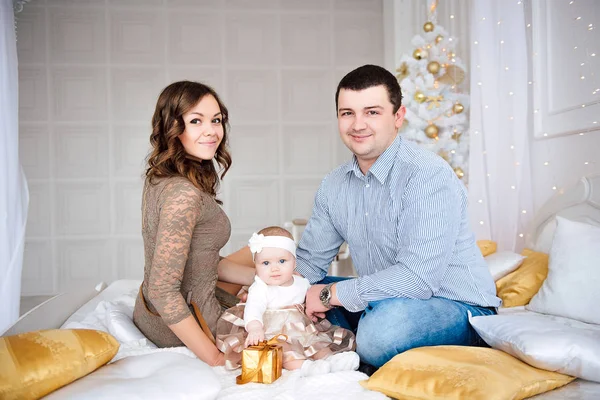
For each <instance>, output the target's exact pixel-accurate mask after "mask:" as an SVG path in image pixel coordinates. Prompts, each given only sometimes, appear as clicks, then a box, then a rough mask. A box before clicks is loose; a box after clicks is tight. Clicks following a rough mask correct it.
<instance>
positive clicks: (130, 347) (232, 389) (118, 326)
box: [56, 281, 387, 400]
mask: <svg viewBox="0 0 600 400" xmlns="http://www.w3.org/2000/svg"><path fill="white" fill-rule="evenodd" d="M123 282H124V283H123ZM138 289H139V282H135V281H117V282H115V283H114V284H113V285H111V286H109V287H108V288H107V289H106V290H105V291H104V292H102V293H101V294H100V295H99V296H98V297H97V298H95V299H92V300H91V301H90V302H89V303H88V304H86V305H84V306H83V307H82V308H81V309H80V310H79V311H78V312H76V313H75V314H74V315H73V317H72V318H69V320H67V321H66V322H65V324H64V325H63V326H62V328H66V329H70V328H73V329H74V328H85V329H96V330H102V331H105V332H108V333H110V334H112V335H113V336H114V337H115V338H116V339H117V340H118V341H119V343H120V344H121V347H120V349H119V352H118V353H117V355H116V356H115V357H114V358H113V360H111V365H114V367H111V368H112V371H111V376H114V375H115V374H116V373H118V371H117V372H115V367H118V366H119V364H121V363H116V361H118V360H122V359H124V358H128V357H136V356H142V355H149V354H156V353H164V352H168V353H179V354H182V355H186V356H188V357H190V358H196V357H195V356H194V354H193V353H192V352H191V351H190V350H188V349H187V348H185V347H176V348H163V349H159V348H156V346H154V345H153V344H152V343H150V342H149V341H148V340H147V339H146V338H144V337H143V335H142V334H141V332H140V331H139V330H138V329H137V327H136V326H135V325H134V324H133V321H132V315H133V306H134V303H135V296H136V295H137V291H138ZM112 363H114V364H112ZM139 364H141V363H139ZM103 368H104V367H103ZM137 368H138V370H137V371H136V374H138V375H139V374H140V371H139V368H140V367H139V366H138V367H137ZM129 370H130V369H126V368H123V369H122V373H123V374H128V373H129V372H128V371H129ZM212 372H214V375H213V374H210V376H208V374H207V376H206V379H205V381H213V380H214V377H215V376H216V377H217V379H218V382H215V385H220V386H221V388H222V389H221V390H220V392H219V393H218V395H217V397H216V398H217V399H240V398H243V399H245V400H253V399H256V400H258V399H277V400H291V399H311V398H312V399H341V398H343V399H357V400H358V399H361V400H363V399H364V400H370V399H373V400H376V399H387V397H386V396H385V395H383V394H381V393H378V392H373V391H370V390H367V389H364V388H363V387H362V386H360V384H359V383H358V382H359V381H361V380H364V379H367V378H368V377H367V375H365V374H363V373H361V372H358V371H341V372H334V373H328V374H324V375H320V376H309V377H304V376H301V375H300V372H299V371H285V370H284V371H283V375H282V377H281V378H279V379H278V380H277V381H275V382H274V383H273V384H267V385H265V384H257V383H248V384H246V385H236V383H235V378H236V376H237V375H239V373H240V371H226V370H225V368H223V367H214V368H212ZM94 374H97V375H98V376H100V375H103V374H102V368H101V369H99V370H98V371H96V372H94V373H92V374H91V375H90V378H89V379H88V381H92V380H94V382H102V380H101V379H97V377H96V379H93V378H94V377H92V376H93V375H94ZM104 375H106V374H104ZM122 378H123V379H122V381H121V382H123V383H124V384H128V385H129V387H128V389H129V391H131V389H132V388H131V385H135V384H136V380H135V379H133V378H134V377H132V379H130V380H129V381H128V379H127V378H128V377H127V376H122ZM83 379H86V378H83ZM163 382H164V379H163ZM181 383H182V380H174V382H173V385H174V386H176V389H177V391H178V392H181V390H182V387H181ZM88 387H89V386H88ZM65 389H66V388H65ZM88 390H90V389H88ZM156 390H164V393H160V392H158V393H157V392H156V391H155V392H153V396H152V397H153V398H161V397H162V398H172V397H170V396H169V393H171V395H172V394H173V392H172V390H173V388H171V389H170V388H169V387H168V385H167V386H165V385H162V388H161V389H158V388H157V389H156ZM193 390H194V391H195V396H194V393H190V396H189V398H198V392H197V391H196V390H197V388H196V387H194V388H193ZM66 392H67V391H66V390H65V394H66ZM56 393H57V394H59V393H60V392H56ZM163 395H164V396H163ZM88 397H89V398H92V397H93V396H88ZM57 398H62V397H57ZM180 398H185V397H180ZM213 398H214V397H213Z"/></svg>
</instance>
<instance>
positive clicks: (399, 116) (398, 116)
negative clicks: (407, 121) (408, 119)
mask: <svg viewBox="0 0 600 400" xmlns="http://www.w3.org/2000/svg"><path fill="white" fill-rule="evenodd" d="M405 114H406V107H404V106H400V108H399V109H398V111H396V115H395V121H394V125H395V126H396V129H400V127H401V126H402V122H404V115H405Z"/></svg>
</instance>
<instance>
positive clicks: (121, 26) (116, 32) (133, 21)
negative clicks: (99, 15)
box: [109, 7, 165, 65]
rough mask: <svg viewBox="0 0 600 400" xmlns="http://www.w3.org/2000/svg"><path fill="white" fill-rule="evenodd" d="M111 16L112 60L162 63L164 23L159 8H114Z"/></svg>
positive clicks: (115, 61)
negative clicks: (143, 9)
mask: <svg viewBox="0 0 600 400" xmlns="http://www.w3.org/2000/svg"><path fill="white" fill-rule="evenodd" d="M109 18H110V21H109V26H110V53H109V54H110V57H111V61H112V62H113V63H132V64H144V65H153V64H154V65H156V64H159V65H160V64H162V62H163V54H164V46H165V24H164V17H163V16H162V15H161V13H160V10H156V11H152V10H151V11H140V10H139V9H138V8H137V7H136V8H134V9H118V8H115V9H113V10H111V11H110V14H109Z"/></svg>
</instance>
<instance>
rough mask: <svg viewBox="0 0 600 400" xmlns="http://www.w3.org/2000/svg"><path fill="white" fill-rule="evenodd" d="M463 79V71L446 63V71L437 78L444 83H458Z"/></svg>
mask: <svg viewBox="0 0 600 400" xmlns="http://www.w3.org/2000/svg"><path fill="white" fill-rule="evenodd" d="M464 80H465V71H463V70H462V68H459V67H457V66H456V65H448V66H447V67H446V73H445V74H444V75H442V76H440V77H439V78H438V81H439V82H441V83H443V84H446V85H460V84H461V83H462V81H464Z"/></svg>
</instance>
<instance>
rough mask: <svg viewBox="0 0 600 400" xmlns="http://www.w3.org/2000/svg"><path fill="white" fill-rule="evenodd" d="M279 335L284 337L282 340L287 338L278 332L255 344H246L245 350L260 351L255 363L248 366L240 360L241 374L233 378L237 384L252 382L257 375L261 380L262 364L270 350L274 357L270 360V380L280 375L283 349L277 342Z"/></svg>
mask: <svg viewBox="0 0 600 400" xmlns="http://www.w3.org/2000/svg"><path fill="white" fill-rule="evenodd" d="M280 337H283V338H285V339H284V340H288V337H287V335H284V334H279V335H275V336H273V337H272V338H271V339H269V340H268V341H267V340H263V341H262V342H260V343H259V344H257V345H255V346H248V348H247V349H246V350H256V351H257V352H259V353H260V357H259V358H258V361H257V362H256V363H255V364H256V365H252V366H250V365H246V364H244V363H243V362H242V374H241V375H239V376H238V377H237V378H236V380H235V382H236V383H237V384H238V385H243V384H245V383H248V382H253V381H255V379H254V378H256V377H258V382H263V380H264V377H263V365H264V364H265V363H266V362H267V357H268V356H269V354H273V353H272V352H274V354H275V357H274V359H273V360H271V368H270V369H271V376H270V378H272V380H271V382H273V381H275V380H276V379H277V378H279V376H280V375H281V369H282V368H283V349H282V347H281V345H279V344H278V343H279V338H280ZM243 361H250V359H247V358H244V359H243ZM273 378H274V379H273Z"/></svg>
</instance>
